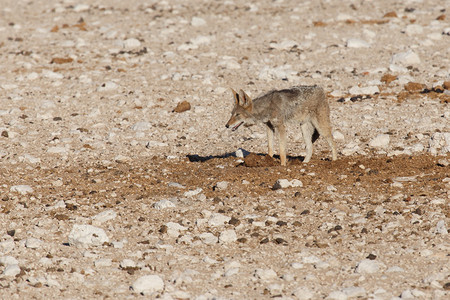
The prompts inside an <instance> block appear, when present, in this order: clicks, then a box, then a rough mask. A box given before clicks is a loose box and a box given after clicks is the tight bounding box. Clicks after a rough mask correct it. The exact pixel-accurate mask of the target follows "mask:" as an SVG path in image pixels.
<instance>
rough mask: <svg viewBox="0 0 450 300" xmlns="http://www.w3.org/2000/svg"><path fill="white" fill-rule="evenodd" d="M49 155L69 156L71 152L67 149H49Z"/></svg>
mask: <svg viewBox="0 0 450 300" xmlns="http://www.w3.org/2000/svg"><path fill="white" fill-rule="evenodd" d="M47 152H48V153H51V154H60V155H65V154H67V153H68V152H69V151H68V150H67V149H66V147H49V148H48V149H47Z"/></svg>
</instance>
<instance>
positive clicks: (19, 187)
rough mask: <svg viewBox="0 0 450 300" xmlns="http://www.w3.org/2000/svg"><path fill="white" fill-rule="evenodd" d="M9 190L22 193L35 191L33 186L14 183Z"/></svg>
mask: <svg viewBox="0 0 450 300" xmlns="http://www.w3.org/2000/svg"><path fill="white" fill-rule="evenodd" d="M9 190H10V191H11V192H17V193H19V194H21V195H26V194H31V193H33V192H34V190H33V188H32V187H31V186H29V185H13V186H11V188H10V189H9Z"/></svg>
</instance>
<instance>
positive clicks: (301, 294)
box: [292, 287, 314, 300]
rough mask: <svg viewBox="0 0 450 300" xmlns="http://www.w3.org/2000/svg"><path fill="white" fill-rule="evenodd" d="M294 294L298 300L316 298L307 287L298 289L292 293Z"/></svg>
mask: <svg viewBox="0 0 450 300" xmlns="http://www.w3.org/2000/svg"><path fill="white" fill-rule="evenodd" d="M292 294H293V295H294V296H295V297H296V298H297V299H298V300H309V299H313V298H314V293H313V292H312V291H311V290H310V289H308V288H307V287H298V288H296V289H295V290H294V291H293V292H292Z"/></svg>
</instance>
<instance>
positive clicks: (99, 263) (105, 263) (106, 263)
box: [94, 258, 112, 268]
mask: <svg viewBox="0 0 450 300" xmlns="http://www.w3.org/2000/svg"><path fill="white" fill-rule="evenodd" d="M111 265H112V259H111V258H100V259H97V260H96V261H94V266H95V267H97V268H99V267H110V266H111Z"/></svg>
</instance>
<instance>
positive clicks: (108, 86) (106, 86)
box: [97, 81, 119, 92]
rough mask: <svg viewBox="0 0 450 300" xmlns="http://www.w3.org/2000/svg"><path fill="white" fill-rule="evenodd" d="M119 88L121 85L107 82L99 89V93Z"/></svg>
mask: <svg viewBox="0 0 450 300" xmlns="http://www.w3.org/2000/svg"><path fill="white" fill-rule="evenodd" d="M118 88H119V85H118V84H117V83H115V82H112V81H107V82H105V83H104V84H102V85H101V86H99V87H98V88H97V92H109V91H114V90H117V89H118Z"/></svg>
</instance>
